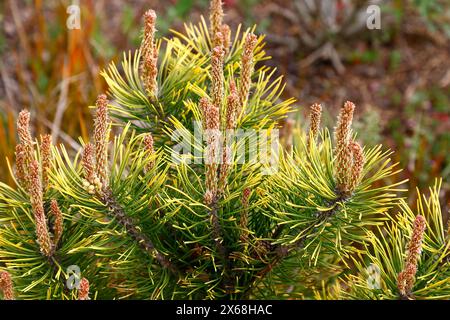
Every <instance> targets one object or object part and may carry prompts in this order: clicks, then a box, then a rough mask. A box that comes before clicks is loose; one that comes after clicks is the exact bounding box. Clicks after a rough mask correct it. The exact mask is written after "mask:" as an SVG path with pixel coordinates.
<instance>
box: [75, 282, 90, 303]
mask: <svg viewBox="0 0 450 320" xmlns="http://www.w3.org/2000/svg"><path fill="white" fill-rule="evenodd" d="M78 300H90V299H89V281H88V279H86V278H82V279H81V280H80V288H79V289H78Z"/></svg>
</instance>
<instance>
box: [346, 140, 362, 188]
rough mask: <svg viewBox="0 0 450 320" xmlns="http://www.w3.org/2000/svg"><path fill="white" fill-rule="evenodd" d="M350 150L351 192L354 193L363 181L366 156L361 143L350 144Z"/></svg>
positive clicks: (353, 142)
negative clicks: (362, 175)
mask: <svg viewBox="0 0 450 320" xmlns="http://www.w3.org/2000/svg"><path fill="white" fill-rule="evenodd" d="M349 148H350V151H351V154H352V167H351V171H350V181H349V190H350V191H353V190H355V188H356V186H357V185H358V183H359V181H360V180H361V174H362V171H363V167H364V154H363V150H362V148H361V146H360V145H359V143H357V142H355V141H352V142H350V145H349Z"/></svg>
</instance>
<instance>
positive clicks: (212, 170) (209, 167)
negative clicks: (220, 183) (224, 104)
mask: <svg viewBox="0 0 450 320" xmlns="http://www.w3.org/2000/svg"><path fill="white" fill-rule="evenodd" d="M204 113H205V124H206V129H207V131H206V139H207V148H206V154H205V159H206V173H205V175H206V182H205V185H206V190H207V192H210V193H211V195H209V196H206V195H205V201H206V200H209V199H214V198H215V197H216V194H217V162H218V160H217V158H218V152H219V143H220V141H219V136H220V131H219V126H220V115H219V108H218V107H217V106H216V105H214V104H211V103H209V102H208V103H207V104H206V106H205V110H204Z"/></svg>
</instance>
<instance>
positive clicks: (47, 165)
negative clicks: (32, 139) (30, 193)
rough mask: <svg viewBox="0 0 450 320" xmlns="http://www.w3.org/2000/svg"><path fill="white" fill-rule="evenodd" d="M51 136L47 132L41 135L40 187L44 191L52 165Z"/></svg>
mask: <svg viewBox="0 0 450 320" xmlns="http://www.w3.org/2000/svg"><path fill="white" fill-rule="evenodd" d="M51 148H52V137H51V135H49V134H46V135H44V136H41V159H42V187H43V189H44V191H45V190H46V189H47V186H48V175H49V171H50V169H51V165H52V149H51Z"/></svg>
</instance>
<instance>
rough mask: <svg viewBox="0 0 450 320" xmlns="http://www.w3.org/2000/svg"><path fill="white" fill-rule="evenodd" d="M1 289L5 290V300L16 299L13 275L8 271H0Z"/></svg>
mask: <svg viewBox="0 0 450 320" xmlns="http://www.w3.org/2000/svg"><path fill="white" fill-rule="evenodd" d="M0 290H1V291H2V292H3V299H4V300H14V289H13V282H12V279H11V275H10V274H9V273H8V272H6V271H2V272H0Z"/></svg>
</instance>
